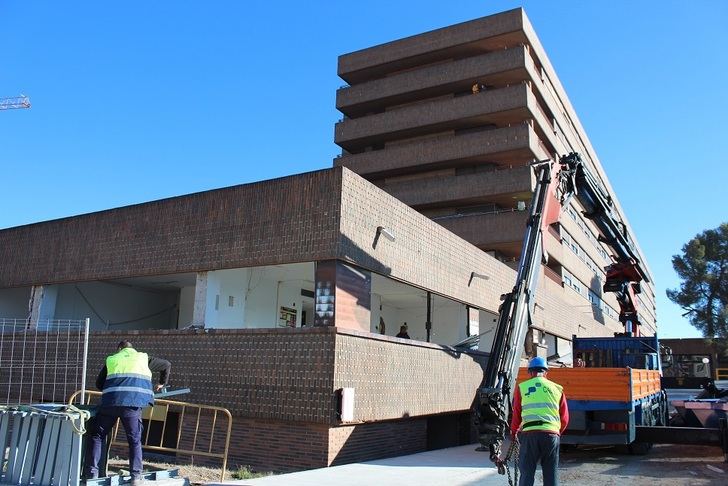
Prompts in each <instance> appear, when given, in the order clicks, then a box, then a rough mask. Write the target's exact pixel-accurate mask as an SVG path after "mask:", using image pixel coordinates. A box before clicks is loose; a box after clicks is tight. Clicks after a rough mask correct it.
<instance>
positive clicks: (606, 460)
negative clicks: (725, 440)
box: [537, 445, 728, 486]
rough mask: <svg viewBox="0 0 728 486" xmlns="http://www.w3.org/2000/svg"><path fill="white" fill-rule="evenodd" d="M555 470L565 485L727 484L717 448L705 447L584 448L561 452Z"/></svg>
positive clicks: (725, 468) (727, 474)
mask: <svg viewBox="0 0 728 486" xmlns="http://www.w3.org/2000/svg"><path fill="white" fill-rule="evenodd" d="M559 470H560V473H561V475H560V476H561V483H562V484H565V485H569V484H574V485H580V484H590V485H591V484H593V485H602V484H605V485H611V484H614V485H629V486H642V485H650V486H656V485H660V486H663V485H664V486H677V485H691V486H693V485H700V486H702V485H725V484H728V463H725V462H723V453H722V452H721V450H720V448H718V447H706V446H684V445H656V446H654V447H653V448H652V449H651V450H650V451H649V452H648V453H647V454H646V455H643V456H640V455H629V454H626V453H621V451H619V450H618V449H617V448H614V447H601V448H599V447H591V448H587V447H585V446H584V447H580V448H578V449H576V450H572V451H563V452H562V453H561V461H560V467H559ZM539 480H540V479H539ZM537 484H538V482H537Z"/></svg>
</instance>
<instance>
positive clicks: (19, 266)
mask: <svg viewBox="0 0 728 486" xmlns="http://www.w3.org/2000/svg"><path fill="white" fill-rule="evenodd" d="M340 181H341V171H340V170H326V171H319V172H310V173H307V174H301V175H296V176H291V177H284V178H281V179H274V180H270V181H264V182H258V183H254V184H246V185H241V186H233V187H228V188H225V189H216V190H213V191H207V192H201V193H197V194H191V195H186V196H179V197H174V198H170V199H163V200H159V201H153V202H149V203H144V204H138V205H135V206H127V207H123V208H118V209H112V210H108V211H101V212H97V213H91V214H86V215H82V216H76V217H71V218H64V219H59V220H55V221H48V222H43V223H37V224H32V225H27V226H19V227H17V228H10V229H6V230H2V231H0V288H1V287H18V286H23V285H32V284H39V283H43V284H50V283H60V282H68V281H83V280H98V279H109V278H119V277H132V276H142V275H163V274H171V273H181V272H192V271H204V270H214V269H222V268H240V267H248V266H256V265H270V264H279V263H291V262H301V261H315V260H321V259H325V258H333V257H334V253H335V246H336V241H337V239H338V231H337V227H338V219H339V216H338V211H339V194H340V188H341V182H340Z"/></svg>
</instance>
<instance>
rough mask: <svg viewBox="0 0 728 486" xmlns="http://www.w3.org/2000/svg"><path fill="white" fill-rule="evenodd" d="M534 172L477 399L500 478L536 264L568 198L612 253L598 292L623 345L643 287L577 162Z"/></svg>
mask: <svg viewBox="0 0 728 486" xmlns="http://www.w3.org/2000/svg"><path fill="white" fill-rule="evenodd" d="M532 166H533V168H534V171H535V172H536V187H535V189H534V193H533V198H532V201H531V206H530V213H529V217H528V220H527V226H526V234H525V237H524V240H523V246H522V249H521V258H520V261H519V263H518V268H517V275H516V283H515V285H514V287H513V289H512V290H511V292H509V293H507V294H505V295H503V296H502V304H501V306H500V310H499V317H498V320H497V322H496V326H495V329H494V339H493V345H492V349H491V351H490V356H489V359H488V363H487V365H486V369H485V373H484V379H483V383H482V386H481V388H480V389H479V391H478V393H477V398H476V406H477V413H476V419H477V423H478V435H479V441H480V443H481V444H482V446H483V447H484V448H487V450H488V451H489V453H490V459H491V460H492V461H493V462H494V463H495V464H496V465H497V466H498V471H499V473H501V474H504V473H505V471H506V467H505V463H504V460H503V459H502V457H501V455H502V454H501V453H502V451H501V448H502V444H503V441H504V440H505V436H506V433H507V432H508V430H509V423H508V416H509V411H510V405H511V393H512V391H513V390H514V386H515V385H516V380H517V377H518V370H519V367H520V363H521V355H522V353H523V344H524V340H525V336H526V332H527V331H528V328H529V326H530V324H531V322H532V316H533V312H534V306H535V297H536V291H537V284H538V279H539V273H540V271H541V263H542V261H545V260H547V258H548V255H546V253H545V251H544V247H543V235H544V233H545V232H546V231H547V229H548V227H549V226H550V225H551V224H554V223H556V222H558V221H559V216H560V213H561V209H562V208H563V207H565V206H566V205H567V204H569V201H570V200H571V198H572V197H575V198H576V199H577V200H578V201H579V203H580V204H581V206H582V208H583V214H584V216H585V217H586V218H588V219H590V220H591V221H592V222H593V223H594V224H595V226H596V227H597V228H598V230H599V233H600V236H599V240H600V241H602V242H603V243H605V244H606V245H608V246H609V248H610V249H611V250H612V258H613V260H614V261H613V263H612V264H611V265H609V266H608V267H606V269H605V271H606V280H605V283H604V286H603V290H604V291H605V292H612V293H614V295H615V296H616V299H617V302H618V303H619V307H620V314H619V320H620V321H621V322H622V323H623V324H624V327H625V332H624V333H623V334H624V335H625V336H627V337H629V336H638V335H639V325H640V320H639V314H638V312H637V305H638V301H637V297H636V296H637V294H638V293H639V292H640V282H642V281H649V276H648V273H647V271H646V270H645V269H644V267H643V266H642V264H641V263H640V259H639V257H638V255H637V252H636V250H635V247H634V244H633V242H632V240H631V238H630V236H629V233H628V232H627V226H626V224H625V223H624V222H623V221H622V220H621V218H620V217H619V216H618V214H617V212H616V211H615V208H614V202H613V200H612V198H611V197H610V196H609V194H608V193H607V191H606V190H605V189H604V188H603V187H602V185H601V184H600V183H599V182H598V180H597V179H596V178H595V176H594V175H593V174H592V173H591V172H590V171H589V170H588V169H587V167H586V165H585V164H584V162H583V161H582V159H581V156H580V155H579V154H577V153H570V154H568V155H565V156H562V157H561V158H560V159H559V161H558V163H554V162H552V161H550V160H549V161H540V162H536V163H534V164H532ZM461 344H465V343H461ZM470 344H472V343H470Z"/></svg>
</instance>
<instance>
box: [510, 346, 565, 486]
mask: <svg viewBox="0 0 728 486" xmlns="http://www.w3.org/2000/svg"><path fill="white" fill-rule="evenodd" d="M548 369H549V367H548V364H547V363H546V360H545V359H543V358H541V357H536V358H533V359H532V360H531V361H530V362H529V363H528V374H529V375H530V377H531V378H530V379H528V380H526V381H524V382H523V383H520V384H519V385H518V386H517V387H516V391H515V393H514V396H513V418H512V419H511V438H512V439H514V440H515V438H516V434H518V439H519V441H520V443H521V444H520V447H521V449H520V453H519V455H518V469H519V471H520V473H521V477H520V480H519V481H518V484H519V486H531V485H532V484H533V481H534V475H535V474H536V466H537V465H538V463H539V462H540V463H541V470H542V471H543V484H544V486H554V485H557V484H559V473H558V467H559V438H560V437H561V434H562V433H563V432H564V430H565V429H566V426H567V425H568V424H569V408H568V407H567V405H566V397H565V396H564V392H563V391H562V388H561V385H558V384H556V383H554V382H553V381H550V380H547V379H546V373H547V371H548Z"/></svg>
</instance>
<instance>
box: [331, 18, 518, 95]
mask: <svg viewBox="0 0 728 486" xmlns="http://www.w3.org/2000/svg"><path fill="white" fill-rule="evenodd" d="M524 21H525V15H524V13H523V10H522V9H520V8H517V9H514V10H510V11H508V12H503V13H498V14H495V15H491V16H488V17H483V18H480V19H475V20H471V21H468V22H463V23H461V24H457V25H453V26H450V27H445V28H442V29H437V30H433V31H431V32H426V33H424V34H419V35H415V36H412V37H408V38H406V39H400V40H396V41H393V42H388V43H386V44H381V45H379V46H374V47H370V48H367V49H362V50H360V51H356V52H352V53H349V54H345V55H343V56H340V57H339V66H338V74H339V76H340V77H341V78H342V79H344V80H346V81H347V82H348V83H358V82H361V81H362V80H366V79H374V78H377V77H383V76H385V75H387V74H390V73H393V72H396V71H401V70H404V69H409V68H411V67H413V66H418V65H423V64H428V63H434V62H438V61H442V60H445V59H453V58H461V57H466V56H469V55H474V54H475V53H482V52H487V51H492V50H498V49H503V48H504V47H507V46H512V45H516V44H518V43H521V42H524V41H525V40H526V37H525V35H524V33H523V27H524Z"/></svg>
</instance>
